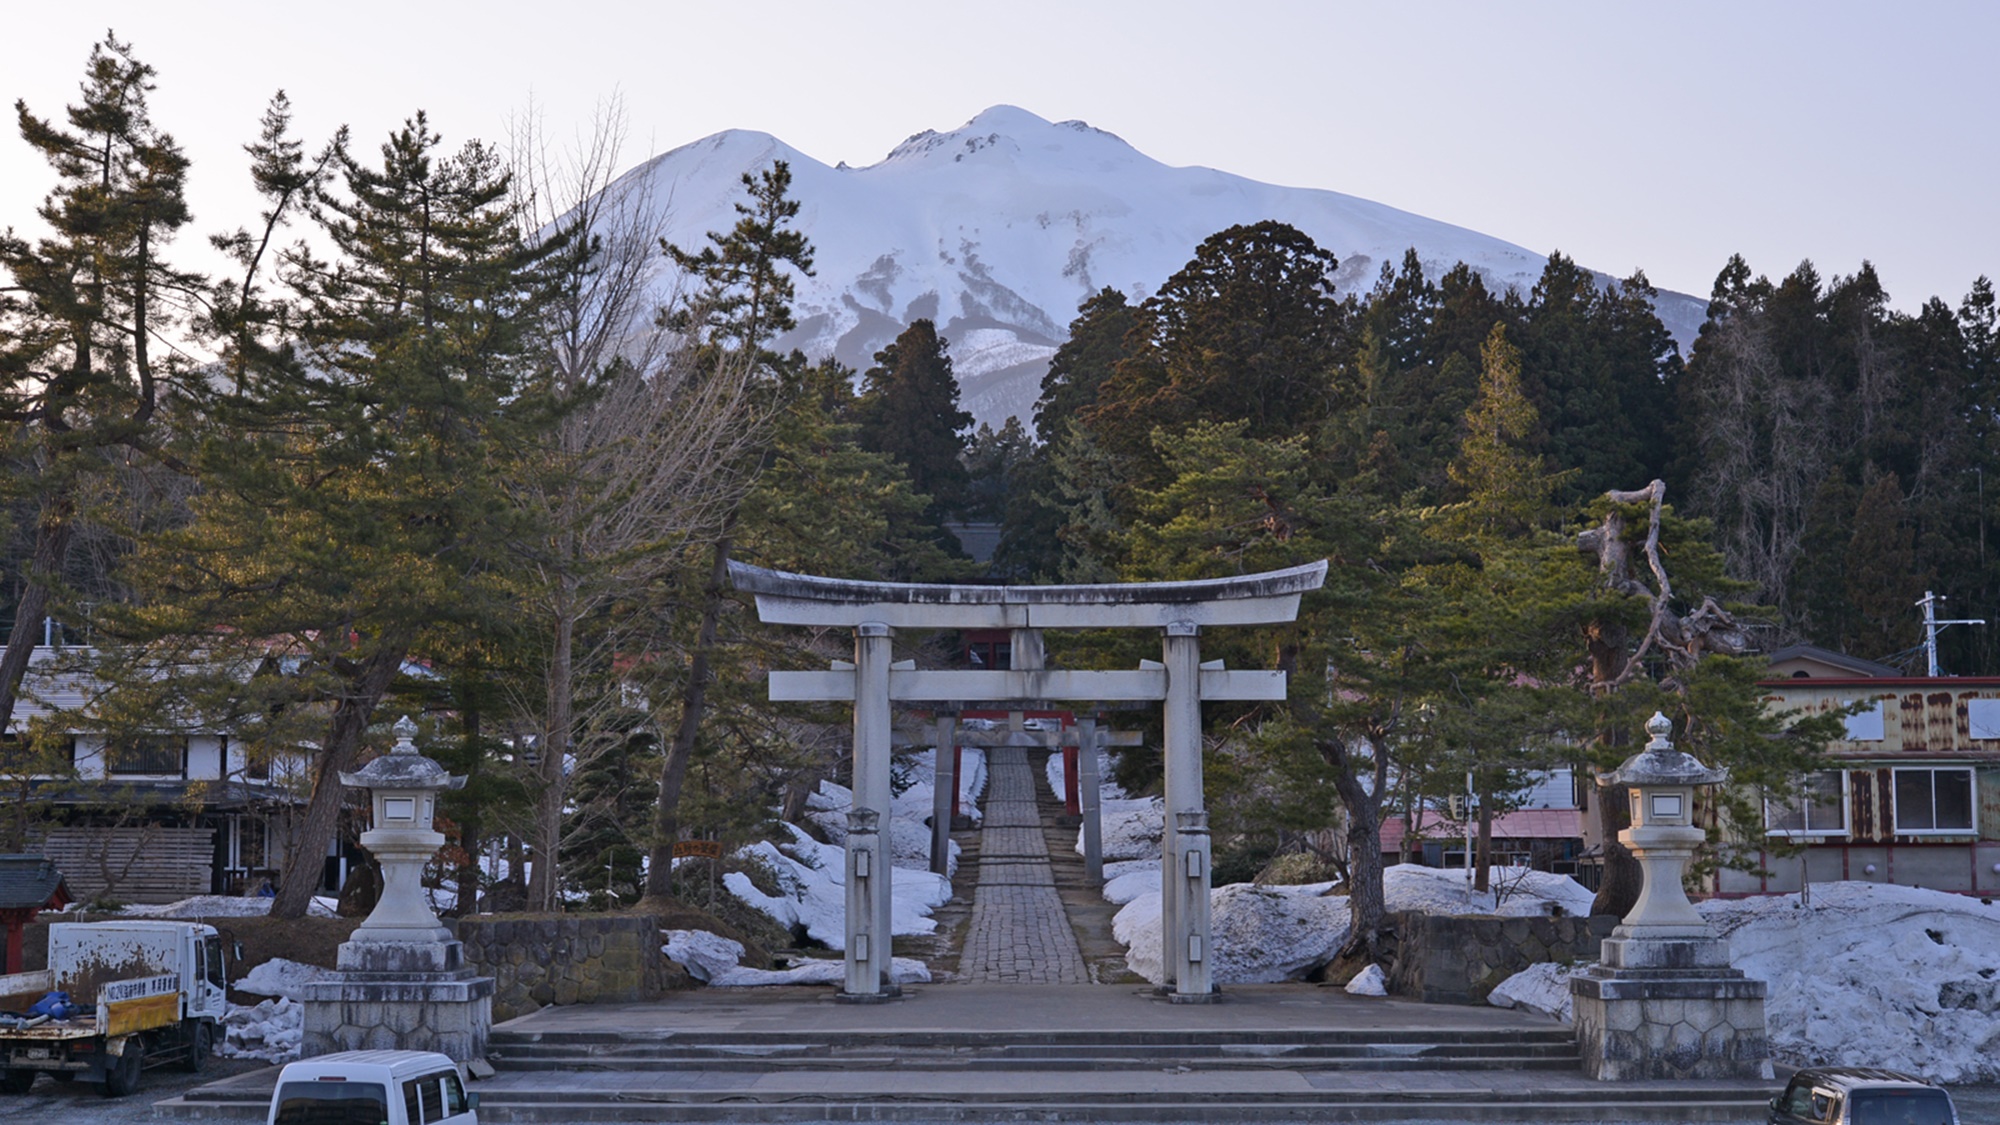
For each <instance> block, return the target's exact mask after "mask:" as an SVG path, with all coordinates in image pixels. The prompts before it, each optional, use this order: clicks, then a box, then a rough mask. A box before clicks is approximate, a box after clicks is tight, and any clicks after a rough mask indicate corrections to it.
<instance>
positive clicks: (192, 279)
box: [0, 34, 204, 730]
mask: <svg viewBox="0 0 2000 1125" xmlns="http://www.w3.org/2000/svg"><path fill="white" fill-rule="evenodd" d="M153 77H154V70H153V68H152V67H150V66H148V65H146V64H145V63H143V62H140V61H138V60H137V59H135V58H134V57H133V56H132V51H131V48H130V46H129V45H127V44H125V43H121V42H119V41H118V40H117V39H116V38H115V37H113V36H111V35H109V34H107V35H106V36H105V39H104V41H103V42H102V43H99V44H97V45H96V46H95V47H93V48H92V49H91V53H90V61H89V65H88V68H87V70H86V72H85V76H84V82H83V89H82V98H81V100H80V101H79V102H78V103H77V104H75V105H72V106H70V107H69V109H68V112H67V114H66V115H65V118H66V124H58V123H56V122H54V121H51V120H49V119H47V118H43V117H38V116H36V115H35V114H34V113H32V112H31V111H30V110H29V109H28V106H27V103H25V102H16V103H15V116H16V118H17V120H18V123H19V128H20V133H21V139H22V140H23V141H25V142H26V143H27V144H28V146H29V147H30V148H31V149H33V150H35V152H36V153H37V154H38V155H39V156H41V157H42V158H43V159H44V160H46V161H47V162H48V164H49V166H50V168H51V169H52V170H53V171H54V173H55V176H56V186H55V187H54V189H53V190H52V191H51V192H50V193H49V195H48V196H47V197H46V198H45V199H44V200H43V203H42V205H41V207H40V208H39V210H38V214H39V215H40V217H41V219H42V221H43V222H44V223H46V224H47V225H48V228H49V234H48V235H47V236H46V237H43V238H40V239H37V240H35V241H33V242H30V241H29V240H28V239H26V238H22V237H20V236H18V235H16V234H15V233H14V231H13V230H12V228H9V229H7V230H6V231H5V232H4V233H3V234H0V269H4V270H5V272H6V276H7V282H6V285H5V286H4V287H0V420H4V421H5V422H6V423H7V424H8V425H9V427H10V429H11V434H10V446H11V448H10V450H9V456H10V459H11V460H12V462H13V464H14V466H15V469H16V471H14V472H12V473H10V474H8V476H7V479H6V481H5V488H6V491H7V493H9V495H8V496H7V497H6V499H7V500H8V501H10V502H11V506H13V507H14V508H15V509H16V510H18V511H21V512H22V513H23V514H24V515H25V516H26V517H27V520H26V522H27V524H28V527H29V528H30V529H31V531H30V532H29V534H30V535H31V537H32V542H31V545H30V546H29V548H28V549H27V551H26V557H25V559H23V560H22V562H21V564H20V566H19V568H18V570H17V573H15V574H13V575H11V576H10V577H11V578H12V579H13V582H14V585H15V586H16V589H17V590H18V591H19V593H18V596H17V599H16V601H15V603H14V605H13V607H12V609H13V615H12V616H13V627H12V630H11V632H10V633H9V634H8V637H7V647H6V651H5V654H4V656H0V730H4V729H5V728H6V725H7V724H8V723H9V722H11V720H12V715H13V711H14V704H15V701H16V700H17V698H18V695H19V691H20V685H21V679H22V676H23V675H24V674H25V673H26V671H27V667H28V658H29V655H30V653H31V652H32V651H33V648H34V646H35V644H36V643H37V642H38V640H39V638H40V636H41V629H42V622H43V619H44V617H46V616H48V615H49V614H50V613H51V611H52V609H53V608H54V605H55V602H56V601H57V599H58V598H59V596H60V593H61V586H62V580H63V572H64V569H65V567H66V565H67V563H68V561H69V555H70V548H71V545H72V544H73V542H74V541H75V538H76V535H77V533H78V529H79V527H80V526H81V525H82V524H84V523H86V522H88V521H89V520H90V518H91V516H90V513H89V511H88V510H87V504H88V496H89V494H90V493H91V492H92V491H93V489H94V488H95V487H96V485H95V483H94V482H98V481H102V480H104V479H105V478H106V477H107V476H108V471H107V470H108V468H109V459H110V458H111V457H112V456H113V455H114V451H123V452H126V453H130V454H136V455H138V456H140V457H153V456H156V455H157V454H158V453H159V451H160V446H161V445H162V444H163V440H162V437H161V434H160V431H161V429H162V422H163V420H164V419H165V418H166V417H167V416H168V414H169V413H170V412H171V411H172V410H173V409H174V402H175V399H176V397H177V391H178V389H179V380H180V379H181V378H182V377H183V376H184V374H185V372H184V369H183V366H182V365H181V364H180V363H178V362H177V361H176V358H175V357H174V355H173V354H172V352H171V350H168V349H163V348H162V344H161V341H162V340H164V339H168V338H171V337H172V336H173V334H174V332H175V330H176V329H177V327H178V326H179V325H180V324H181V323H183V316H182V314H183V311H184V310H185V309H186V308H187V307H188V305H189V303H190V298H191V297H192V296H193V295H194V294H195V293H196V292H197V291H199V289H200V288H201V287H202V285H203V284H204V283H203V281H202V279H201V278H199V277H198V276H196V275H194V274H192V273H189V272H187V271H184V270H181V269H177V268H175V267H174V266H172V265H171V264H170V263H169V261H168V259H167V256H166V255H167V251H168V248H169V246H170V244H171V243H172V241H173V239H174V236H175V234H176V233H177V232H178V231H179V230H180V229H181V228H182V227H183V226H185V225H186V224H187V222H188V218H189V214H188V207H187V201H186V197H185V190H186V181H187V171H188V160H187V157H186V156H184V155H183V154H182V152H181V149H180V146H179V145H178V144H177V143H175V141H174V139H173V137H172V136H171V135H170V134H168V133H166V132H164V131H162V130H161V129H160V128H159V127H158V126H156V125H155V124H154V123H153V119H152V115H151V112H150V110H149V108H148V105H147V96H148V95H149V94H150V93H151V92H152V90H153V81H152V80H153ZM163 351H165V352H166V354H164V355H163V354H162V352H163Z"/></svg>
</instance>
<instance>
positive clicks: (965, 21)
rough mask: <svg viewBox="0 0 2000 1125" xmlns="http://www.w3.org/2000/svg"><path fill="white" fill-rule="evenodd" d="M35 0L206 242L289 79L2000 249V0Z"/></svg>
mask: <svg viewBox="0 0 2000 1125" xmlns="http://www.w3.org/2000/svg"><path fill="white" fill-rule="evenodd" d="M6 7H7V8H8V9H9V10H8V11H7V12H6V13H5V15H4V18H0V27H4V29H5V34H6V38H7V39H8V40H9V49H8V50H7V52H6V58H7V62H6V64H5V66H4V68H0V95H4V96H5V98H6V99H8V100H9V101H11V100H12V99H15V98H22V99H25V100H26V101H27V102H28V104H29V106H30V108H31V109H33V110H35V111H36V112H37V113H40V114H44V115H51V114H59V113H60V111H61V110H62V108H63V107H64V106H65V105H66V104H68V103H69V102H70V101H71V100H73V99H74V96H75V92H76V88H77V84H78V81H79V80H80V78H81V76H82V73H83V65H84V61H85V59H86V57H87V56H88V54H89V51H90V47H91V44H92V43H93V42H95V41H96V40H97V39H99V38H101V37H102V35H103V33H104V30H105V29H106V27H110V28H113V29H115V30H116V31H117V33H118V36H119V38H121V39H124V40H127V41H129V42H130V43H132V45H133V47H134V50H135V53H136V54H137V55H138V57H139V58H141V59H143V60H144V61H146V62H149V63H151V64H152V65H153V66H154V67H155V68H156V69H157V70H158V71H159V79H158V83H159V88H158V90H157V91H156V92H155V94H154V95H153V103H152V105H153V114H154V118H155V120H156V121H158V122H159V123H161V124H162V125H163V126H164V127H166V128H167V129H168V130H169V131H171V132H172V133H174V135H175V136H176V137H177V138H178V139H179V140H180V142H181V143H182V145H183V146H184V147H185V149H186V150H187V152H188V154H189V155H190V157H192V158H193V160H194V168H193V172H192V182H191V188H190V194H191V197H192V203H193V206H194V208H195V213H196V219H195V227H196V228H197V229H198V231H199V233H200V234H201V235H206V234H207V233H210V232H213V231H218V230H222V229H225V228H233V227H236V226H240V225H244V224H247V223H250V222H253V221H254V218H255V205H256V201H255V199H254V197H253V196H252V195H251V194H250V192H249V190H248V180H247V176H246V174H245V167H246V165H245V161H244V158H243V156H242V154H241V150H240V146H241V145H242V144H243V143H245V142H247V141H249V140H250V139H252V137H253V136H254V132H255V129H256V124H257V119H258V115H259V114H260V113H261V112H262V110H263V107H264V104H265V102H266V101H267V100H268V99H269V97H270V95H271V93H272V92H273V91H274V90H277V89H279V88H281V87H282V88H284V89H285V90H287V91H288V92H289V94H290V95H291V99H292V102H293V105H294V107H295V109H296V111H297V122H298V126H299V131H300V132H301V133H302V134H303V135H304V136H305V137H306V138H307V139H308V140H309V141H316V140H319V139H322V138H324V137H325V136H326V135H327V134H328V133H329V132H330V131H331V130H332V129H333V127H334V126H336V125H338V124H341V123H347V124H349V125H351V126H353V128H354V131H355V135H356V138H357V139H358V140H360V141H362V142H364V143H366V144H367V145H368V146H370V149H371V150H372V146H373V145H374V144H375V142H376V141H377V139H379V138H380V137H382V136H384V135H386V133H387V132H388V131H389V130H390V129H391V128H393V127H394V126H396V125H397V124H398V123H399V122H400V121H401V120H402V119H403V118H404V117H406V116H408V115H409V114H410V113H412V112H413V111H415V110H416V109H418V108H423V109H426V110H428V111H429V114H430V117H431V121H432V123H433V126H434V127H435V128H437V129H438V130H439V131H440V132H442V133H443V134H444V135H445V136H446V138H447V139H448V140H449V141H452V142H456V141H458V140H462V139H465V138H468V137H475V136H476V137H481V138H485V139H489V140H495V141H504V140H505V138H506V135H507V132H508V123H509V120H510V118H515V117H518V116H519V115H520V114H521V113H522V112H523V111H524V110H525V109H526V108H527V107H528V106H529V104H530V103H531V101H532V102H533V103H534V104H537V105H538V106H539V107H540V108H541V111H542V115H543V119H544V121H545V124H546V126H547V128H548V129H549V131H551V132H554V133H559V134H563V135H568V134H570V133H572V132H575V131H577V130H582V129H587V128H588V125H589V121H590V118H591V116H592V112H593V108H594V107H595V106H596V105H597V104H598V103H600V102H602V101H603V100H604V99H606V98H609V97H611V96H612V95H614V94H617V95H622V97H623V99H624V101H625V103H626V106H627V116H628V121H629V124H628V129H629V140H628V143H627V149H626V152H627V154H628V157H629V159H628V160H627V161H626V163H627V164H630V163H636V162H637V161H638V160H640V159H642V158H643V157H645V156H647V155H651V154H652V153H654V152H659V151H664V150H666V149H669V148H672V147H675V146H678V145H680V144H684V143H686V142H689V141H693V140H696V139H699V138H701V137H703V136H706V135H708V134H710V133H713V132H716V131H718V130H722V129H727V128H744V129H757V130H762V131H764V132H768V133H772V134H775V135H777V136H778V137H780V138H782V139H783V140H785V141H787V142H788V143H790V144H791V145H793V146H794V147H796V148H798V149H800V150H802V151H804V152H805V153H807V154H809V155H811V156H813V157H815V158H817V159H819V160H823V161H825V162H827V163H829V164H831V163H834V162H836V161H841V160H845V161H847V162H848V163H850V164H855V165H864V164H870V163H873V162H875V161H877V160H879V159H881V158H882V157H883V156H884V155H885V154H887V152H888V151H889V149H890V148H891V147H893V146H894V145H895V144H896V143H897V142H898V141H900V140H902V139H903V138H904V137H906V136H908V135H909V134H911V133H916V132H919V131H921V130H924V129H938V130H948V129H952V128H955V127H956V126H958V125H960V124H962V123H963V122H965V121H966V120H967V119H968V118H970V117H972V116H973V115H974V114H976V113H978V112H979V111H980V110H982V109H984V108H986V107H988V106H990V105H994V104H999V103H1007V104H1013V105H1018V106H1021V107H1023V108H1025V109H1028V110H1031V111H1033V112H1035V113H1037V114H1040V115H1041V116H1043V117H1046V118H1048V119H1050V120H1053V121H1060V120H1066V119H1070V118H1081V119H1083V120H1086V121H1088V122H1090V123H1091V124H1092V125H1095V126H1097V127H1099V128H1102V129H1107V130H1109V131H1111V132H1114V133H1117V134H1119V135H1120V136H1122V137H1124V138H1125V139H1126V140H1127V141H1129V142H1130V143H1131V144H1132V145H1134V146H1135V147H1137V148H1138V149H1139V150H1140V151H1142V152H1145V153H1147V154H1148V155H1150V156H1152V157H1154V158H1156V159H1158V160H1161V161H1164V162H1166V163H1168V164H1175V165H1189V164H1199V165H1207V166H1210V167H1214V168H1219V169H1222V170H1224V171H1228V172H1234V173H1237V174H1239V175H1244V176H1249V177H1251V178H1253V179H1259V180H1265V181H1269V182H1272V183H1278V184H1285V185H1290V186H1298V187H1316V188H1329V189H1332V190H1336V191H1342V192H1347V193H1349V194H1352V195H1358V196H1362V197H1364V198H1368V199H1373V200H1376V201H1379V202H1382V203H1387V204H1390V205H1392V206H1396V207H1400V208H1403V209H1405V210H1409V211H1414V212H1417V213H1418V214H1422V215H1425V216H1428V217H1430V218H1434V219H1439V220H1442V221H1445V222H1450V223H1456V224H1458V225H1460V226H1465V227H1470V228H1472V229H1474V230H1477V231H1480V232H1482V233H1485V234H1490V235H1493V236H1495V237H1499V238H1504V239H1507V240H1509V241H1512V242H1515V243H1518V244H1520V245H1523V246H1526V247H1528V248H1530V249H1532V250H1536V251H1540V252H1543V253H1546V252H1548V251H1551V250H1558V249H1559V250H1562V251H1564V252H1565V253H1568V254H1570V255H1571V256H1572V257H1574V258H1576V259H1578V260H1579V261H1581V262H1582V263H1584V264H1585V265H1588V266H1590V267H1593V268H1596V269H1600V270H1604V271H1606V272H1608V273H1612V274H1617V275H1621V276H1622V275H1623V274H1625V273H1628V272H1629V271H1630V270H1632V269H1633V268H1635V267H1642V268H1644V269H1645V270H1646V271H1647V273H1648V274H1649V276H1650V277H1651V278H1652V280H1653V282H1654V283H1655V284H1656V285H1659V286H1661V287H1662V288H1669V289H1677V290H1680V291H1683V292H1688V293H1693V294H1696V295H1698V296H1705V295H1706V294H1707V293H1708V290H1709V286H1710V284H1711V283H1712V282H1713V280H1714V277H1715V274H1716V272H1717V271H1718V270H1719V269H1720V268H1721V266H1722V264H1723V262H1724V261H1725V260H1726V259H1727V258H1728V256H1729V254H1731V253H1732V252H1741V253H1743V254H1744V255H1745V256H1746V257H1747V258H1748V259H1749V261H1750V264H1751V266H1752V267H1753V268H1754V269H1756V270H1758V271H1759V272H1763V273H1769V274H1773V275H1779V274H1783V273H1786V272H1789V271H1790V270H1791V269H1792V268H1793V267H1794V266H1795V265H1797V264H1798V262H1799V261H1800V259H1802V258H1808V257H1809V258H1811V259H1813V261H1814V262H1815V264H1816V265H1817V266H1818V267H1819V269H1820V272H1821V274H1822V275H1823V276H1832V275H1834V274H1846V273H1851V272H1853V270H1854V269H1855V268H1856V267H1857V266H1858V265H1859V264H1860V263H1861V261H1862V260H1863V259H1868V260H1871V261H1873V262H1874V263H1875V266H1876V268H1877V269H1878V270H1879V271H1880V272H1881V274H1882V276H1883V279H1884V283H1885V284H1886V285H1887V287H1888V289H1889V292H1890V294H1891V297H1892V299H1893V301H1894V303H1895V304H1896V305H1897V306H1898V307H1901V308H1905V309H1910V308H1914V307H1915V306H1916V305H1917V304H1919V303H1921V302H1922V301H1923V300H1924V299H1925V298H1927V297H1929V296H1931V295H1939V296H1943V297H1944V298H1945V299H1946V300H1947V301H1948V302H1950V303H1951V304H1952V305H1953V306H1956V305H1957V303H1958V301H1959V299H1960V298H1961V297H1963V295H1964V294H1965V292H1966V290H1967V288H1968V287H1969V286H1970V284H1971V282H1972V280H1973V279H1974V278H1975V277H1977V276H1979V275H1980V274H1982V273H1983V274H1988V275H1995V274H2000V221H1996V218H2000V217H1996V214H1995V200H1996V198H2000V193H1996V185H2000V124H1996V117H1995V112H1996V98H1995V94H1996V87H1995V72H1996V66H1995V64H1996V61H2000V3H1992V2H1986V0H1925V2H1921V3H1897V4H1889V3H1848V2H1836V0H1812V2H1775V0H1764V2H1751V0H1730V2H1679V3H1677V2H1670V0H1653V2H1650V3H1598V2H1590V3H1583V2H1576V3H1547V2H1526V0H1513V2H1507V3H1497V2H1496V3H1414V2H1397V3H1390V2H1387V0H1384V2H1382V3H1374V4H1355V3H1336V2H1332V0H1308V2H1278V0H1269V2H1265V0H1209V2H1205V3H1196V2H1188V0H1142V2H1125V0H1116V2H1098V3H1093V2H1090V0H1067V2H1048V0H1001V2H995V3H988V4H978V5H975V4H965V3H957V2H953V0H928V2H923V3H913V2H907V0H870V2H848V0H819V2H801V0H760V2H757V3H748V2H741V0H738V2H713V0H652V2H650V3H623V2H612V0H568V2H566V3H555V2H547V0H545V2H543V3H536V4H528V3H521V2H518V0H489V2H486V3H441V2H434V0H401V2H397V3H385V2H380V0H346V2H343V3H334V4H311V5H305V4H298V5H294V4H284V3H272V2H271V0H262V2H258V3H245V2H239V0H180V2H173V0H165V2H162V0H144V2H129V0H77V2H74V3H67V4H57V3H51V2H46V0H39V2H34V3H32V4H30V3H29V2H27V0H8V3H7V4H6ZM50 182H51V181H50V176H49V172H48V170H47V168H46V166H45V165H43V164H42V163H41V162H40V161H39V159H38V158H37V157H36V156H35V155H34V154H33V153H31V152H30V151H29V150H28V149H27V148H26V146H25V145H23V144H22V143H21V142H20V141H19V139H18V136H17V134H16V132H15V130H14V127H13V120H12V118H11V117H10V118H8V119H7V122H6V128H5V130H4V136H0V226H9V225H11V226H13V227H15V228H17V229H19V230H22V231H23V232H25V231H26V230H28V229H31V228H32V225H33V216H32V209H33V207H34V205H35V204H36V202H37V201H39V199H40V198H41V196H42V195H43V193H44V192H45V191H46V190H47V189H48V186H49V184H50ZM202 241H203V240H202V239H200V238H198V237H190V238H188V239H186V242H187V243H188V247H189V249H190V250H193V249H196V248H197V247H198V246H199V244H200V243H201V242H202Z"/></svg>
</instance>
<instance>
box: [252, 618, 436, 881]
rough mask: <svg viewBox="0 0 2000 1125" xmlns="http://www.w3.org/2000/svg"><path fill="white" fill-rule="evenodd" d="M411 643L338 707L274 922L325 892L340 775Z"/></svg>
mask: <svg viewBox="0 0 2000 1125" xmlns="http://www.w3.org/2000/svg"><path fill="white" fill-rule="evenodd" d="M408 652H409V643H408V642H407V641H399V642H395V643H385V644H383V645H382V647H380V648H378V649H377V650H376V651H375V654H374V655H373V656H370V657H369V658H368V659H367V660H366V661H365V662H363V664H362V666H361V672H360V674H359V675H358V676H356V677H355V678H354V681H353V690H352V691H351V692H350V693H349V694H348V695H346V696H345V697H343V698H342V699H341V700H340V702H339V703H338V704H337V705H336V706H335V707H334V709H333V719H332V721H331V722H330V723H328V724H327V737H326V743H325V745H323V746H322V747H321V748H320V752H319V754H318V756H317V759H316V760H315V761H314V763H313V789H312V798H311V799H310V800H309V801H308V802H307V804H306V812H305V816H304V818H303V819H302V822H301V824H300V827H299V832H298V844H297V846H296V847H294V848H293V849H292V850H291V852H290V853H288V854H287V855H286V856H285V869H284V871H283V873H282V874H280V875H279V877H278V897H277V899H276V900H275V901H273V902H272V903H271V917H273V918H303V917H305V916H306V910H307V908H308V907H310V906H311V905H312V899H313V894H314V893H315V892H317V891H318V890H319V884H320V879H321V877H322V872H323V871H324V869H325V864H326V849H327V845H328V844H330V843H332V842H333V834H334V831H335V829H337V828H338V827H339V825H340V805H341V790H342V786H341V784H340V775H341V773H342V772H343V771H346V770H351V769H353V768H354V760H355V758H356V757H358V756H359V755H360V753H361V738H362V736H363V735H365V734H367V733H368V723H369V720H370V719H371V718H373V716H374V714H375V705H376V704H378V703H380V702H381V701H382V696H383V695H384V694H386V693H387V692H388V690H389V685H390V683H392V682H393V681H394V680H395V678H396V673H397V672H398V671H400V670H401V669H402V667H403V657H404V656H405V655H406V654H407V653H408Z"/></svg>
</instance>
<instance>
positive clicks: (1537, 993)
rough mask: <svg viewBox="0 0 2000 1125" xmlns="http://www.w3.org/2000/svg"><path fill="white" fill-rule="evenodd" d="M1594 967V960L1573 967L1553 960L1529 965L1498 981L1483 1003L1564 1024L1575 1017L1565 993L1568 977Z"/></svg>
mask: <svg viewBox="0 0 2000 1125" xmlns="http://www.w3.org/2000/svg"><path fill="white" fill-rule="evenodd" d="M1594 964H1596V962H1594V961H1585V962H1583V963H1581V964H1576V965H1558V964H1556V963H1555V962H1554V961H1543V962H1541V963H1539V964H1535V965H1530V966H1528V967H1527V968H1525V969H1522V970H1521V971H1520V972H1518V973H1515V974H1514V975H1513V976H1511V977H1508V978H1507V979H1506V980H1503V981H1501V982H1500V984H1499V985H1498V986H1497V987H1496V988H1494V989H1493V991H1492V992H1490V993H1488V994H1487V996H1486V1002H1487V1003H1488V1004H1491V1005H1493V1006H1494V1007H1496V1008H1526V1009H1528V1010H1529V1011H1531V1012H1540V1013H1542V1014H1543V1015H1545V1016H1553V1017H1554V1018H1556V1019H1559V1020H1561V1021H1563V1022H1564V1023H1568V1022H1570V1020H1571V1018H1572V1017H1573V1016H1574V1014H1575V1005H1574V1003H1573V1002H1572V1000H1571V997H1570V993H1569V981H1570V978H1571V977H1573V976H1575V975H1577V974H1578V973H1580V972H1582V971H1584V970H1585V969H1588V968H1590V966H1592V965H1594Z"/></svg>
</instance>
